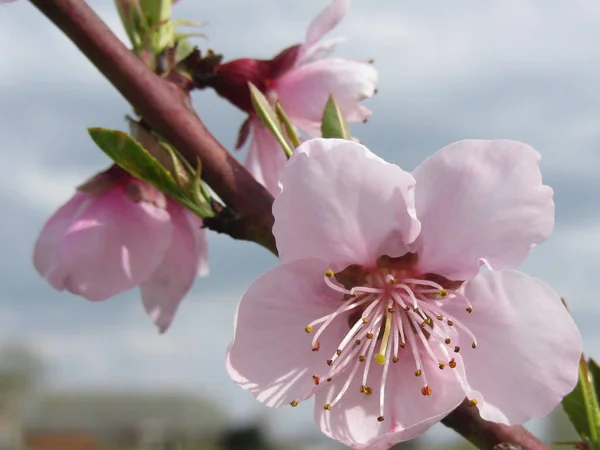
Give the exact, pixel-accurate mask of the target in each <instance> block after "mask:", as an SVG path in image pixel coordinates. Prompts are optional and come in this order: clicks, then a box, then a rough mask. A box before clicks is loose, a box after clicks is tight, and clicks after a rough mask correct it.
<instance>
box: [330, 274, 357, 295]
mask: <svg viewBox="0 0 600 450" xmlns="http://www.w3.org/2000/svg"><path fill="white" fill-rule="evenodd" d="M330 272H331V270H328V271H327V272H325V276H324V277H323V279H324V280H325V284H326V285H327V286H328V287H330V288H331V289H333V290H334V291H336V292H339V293H340V294H344V295H352V296H354V292H352V291H349V290H348V289H346V288H344V287H343V286H339V285H337V284H336V283H334V282H333V281H331V279H332V278H333V275H331V276H329V273H330ZM331 273H332V274H333V272H331Z"/></svg>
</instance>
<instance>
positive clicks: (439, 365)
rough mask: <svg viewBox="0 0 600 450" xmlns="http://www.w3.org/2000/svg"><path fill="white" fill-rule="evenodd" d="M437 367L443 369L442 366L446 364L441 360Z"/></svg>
mask: <svg viewBox="0 0 600 450" xmlns="http://www.w3.org/2000/svg"><path fill="white" fill-rule="evenodd" d="M438 367H439V368H440V369H441V370H444V367H446V364H444V363H443V362H441V363H439V364H438Z"/></svg>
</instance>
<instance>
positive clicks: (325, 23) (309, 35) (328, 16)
mask: <svg viewBox="0 0 600 450" xmlns="http://www.w3.org/2000/svg"><path fill="white" fill-rule="evenodd" d="M349 7H350V0H332V2H331V3H330V4H329V5H328V6H327V7H326V8H325V9H324V10H323V11H321V12H320V13H319V15H318V16H317V17H315V18H314V19H313V21H312V22H311V24H310V26H309V27H308V30H307V32H306V39H305V42H304V45H303V47H302V51H301V53H300V56H299V59H301V58H303V57H304V56H305V55H307V53H312V51H311V50H312V49H313V48H314V47H315V44H317V43H318V42H319V41H320V40H321V39H322V38H323V36H325V35H326V34H327V33H329V32H330V31H331V30H333V29H334V28H335V27H336V26H337V25H338V24H339V23H340V22H341V21H342V19H343V18H344V17H345V16H346V13H347V12H348V9H349Z"/></svg>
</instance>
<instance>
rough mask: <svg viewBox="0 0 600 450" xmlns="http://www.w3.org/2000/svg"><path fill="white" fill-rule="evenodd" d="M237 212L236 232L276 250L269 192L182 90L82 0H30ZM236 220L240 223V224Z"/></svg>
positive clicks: (273, 250)
mask: <svg viewBox="0 0 600 450" xmlns="http://www.w3.org/2000/svg"><path fill="white" fill-rule="evenodd" d="M31 3H33V4H34V5H35V6H36V7H37V8H38V9H39V10H40V11H41V12H42V13H43V14H44V15H46V16H47V17H48V18H49V19H50V20H51V21H52V22H54V24H55V25H56V26H57V27H58V28H60V30H61V31H63V32H64V33H65V34H66V35H67V36H68V37H69V38H70V39H71V41H73V43H74V44H75V45H76V46H77V47H78V48H79V49H80V50H81V51H82V52H83V54H84V55H85V56H87V58H88V59H89V60H90V61H91V62H92V63H93V64H94V65H95V66H96V67H97V68H98V70H100V72H102V74H104V76H105V77H106V78H107V79H108V80H109V81H110V82H111V83H112V84H113V85H114V86H115V87H116V88H117V90H118V91H119V92H120V93H121V94H122V95H123V97H125V98H126V99H127V100H128V101H129V103H131V105H132V106H133V107H134V109H135V110H136V111H137V112H138V113H139V114H140V115H141V116H142V117H144V118H145V119H146V120H147V121H148V122H149V123H150V124H151V125H152V127H153V129H154V130H156V131H157V132H158V133H159V134H160V135H161V136H163V137H164V138H165V139H167V140H168V141H169V142H170V143H171V144H173V145H174V146H175V148H177V150H179V152H180V153H181V154H182V155H183V156H184V157H185V158H187V159H188V160H189V161H191V163H192V164H195V163H196V159H197V158H198V157H199V158H200V160H201V161H202V168H203V170H202V176H203V178H204V180H205V181H206V183H208V185H209V186H210V187H211V188H212V189H214V191H215V192H216V194H217V195H218V196H219V197H220V198H221V199H223V201H224V202H225V203H226V204H227V205H229V206H230V207H232V208H233V209H234V210H235V211H236V213H237V214H239V216H240V217H241V221H240V223H238V227H237V228H236V232H237V235H238V238H243V239H246V240H251V241H255V242H257V243H259V244H261V245H263V246H264V247H266V248H268V249H269V250H271V251H272V252H274V253H276V247H275V240H274V238H273V235H272V234H271V228H272V226H273V215H272V213H271V205H272V203H273V197H272V196H271V195H270V194H269V193H268V192H267V191H266V189H264V188H263V187H262V186H261V185H260V184H259V183H257V182H256V181H255V180H254V178H252V176H251V175H250V174H249V173H248V172H247V171H246V170H245V169H244V168H243V167H242V165H241V164H240V163H238V162H237V161H236V160H235V159H234V158H233V156H231V155H230V154H229V152H227V150H226V149H225V148H224V147H223V146H222V145H221V144H220V143H219V142H218V141H217V140H216V139H215V137H214V136H213V135H212V134H211V133H210V132H209V131H208V130H207V129H206V127H205V126H204V124H203V123H202V121H201V120H200V118H199V117H198V116H197V115H196V114H195V113H194V112H193V111H191V110H190V109H189V108H188V107H187V106H186V94H185V93H184V92H182V91H181V89H179V88H178V87H177V86H175V85H174V84H172V83H169V82H168V81H166V80H164V79H162V78H161V77H159V76H158V75H156V74H154V73H153V72H152V71H151V70H150V69H148V68H147V67H146V66H145V65H144V64H143V63H142V62H141V61H140V60H139V59H138V58H137V57H136V56H135V55H133V53H131V52H130V51H129V50H128V49H127V48H126V47H125V46H124V45H123V43H122V42H121V41H120V40H119V39H118V38H117V37H116V36H115V35H114V33H113V32H112V31H111V30H110V29H109V28H108V27H107V26H106V25H105V24H104V22H102V20H101V19H100V18H99V17H98V16H97V14H96V13H95V12H94V11H93V10H92V9H91V8H90V7H89V6H88V5H87V4H86V2H85V1H83V0H55V1H48V0H31ZM240 226H241V227H242V229H241V230H240Z"/></svg>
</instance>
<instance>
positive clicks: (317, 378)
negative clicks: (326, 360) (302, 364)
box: [312, 375, 321, 386]
mask: <svg viewBox="0 0 600 450" xmlns="http://www.w3.org/2000/svg"><path fill="white" fill-rule="evenodd" d="M312 377H313V381H314V383H315V384H316V385H317V386H318V385H319V381H321V379H320V378H319V377H318V376H316V375H313V376H312Z"/></svg>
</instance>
